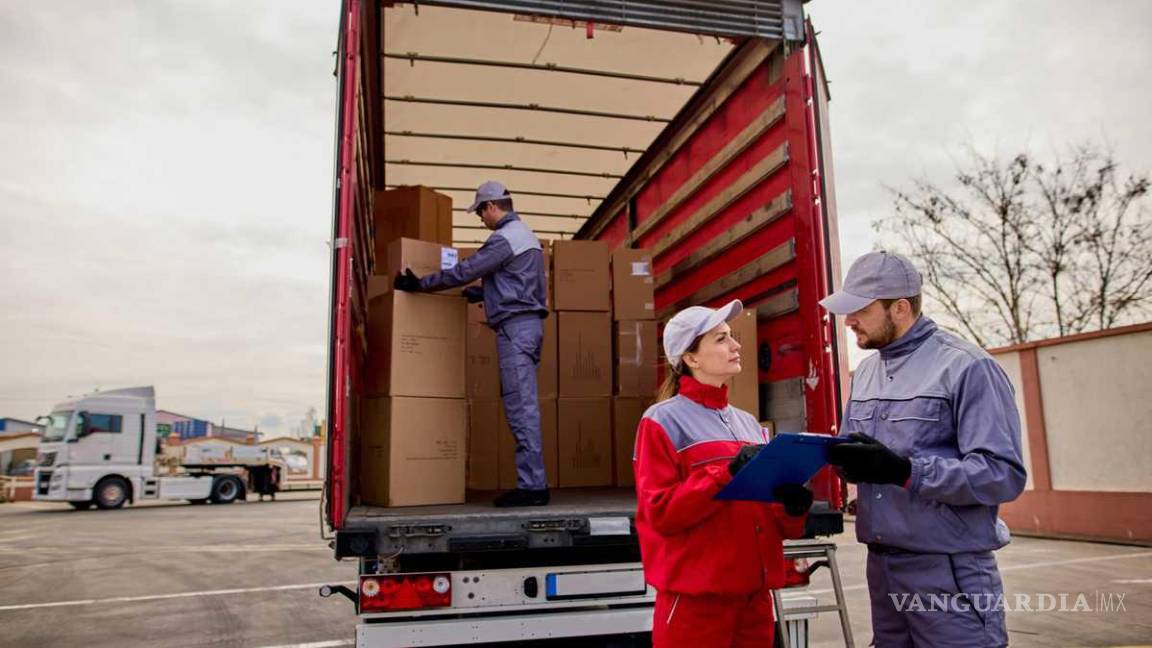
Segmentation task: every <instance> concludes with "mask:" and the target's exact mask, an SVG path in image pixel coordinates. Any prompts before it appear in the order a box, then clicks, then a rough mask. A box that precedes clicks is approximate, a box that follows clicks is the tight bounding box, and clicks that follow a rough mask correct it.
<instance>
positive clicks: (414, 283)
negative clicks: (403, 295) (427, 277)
mask: <svg viewBox="0 0 1152 648" xmlns="http://www.w3.org/2000/svg"><path fill="white" fill-rule="evenodd" d="M393 285H394V286H395V287H396V290H403V291H404V292H420V278H419V277H417V276H416V275H415V274H414V273H413V272H412V269H411V268H407V269H405V270H404V272H397V273H396V281H395V282H393Z"/></svg>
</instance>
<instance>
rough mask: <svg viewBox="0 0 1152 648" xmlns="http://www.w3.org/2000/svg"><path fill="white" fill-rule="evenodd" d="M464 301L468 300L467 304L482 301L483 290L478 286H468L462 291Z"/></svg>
mask: <svg viewBox="0 0 1152 648" xmlns="http://www.w3.org/2000/svg"><path fill="white" fill-rule="evenodd" d="M463 294H464V299H467V300H468V303H469V304H475V303H477V302H482V301H484V289H483V288H481V287H480V286H468V287H467V288H465V289H464V293H463Z"/></svg>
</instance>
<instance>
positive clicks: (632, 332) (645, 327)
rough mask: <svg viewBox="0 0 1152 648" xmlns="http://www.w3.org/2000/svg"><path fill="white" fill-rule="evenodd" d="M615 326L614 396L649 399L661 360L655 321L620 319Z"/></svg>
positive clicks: (654, 387)
mask: <svg viewBox="0 0 1152 648" xmlns="http://www.w3.org/2000/svg"><path fill="white" fill-rule="evenodd" d="M615 328H616V395H617V396H637V397H641V398H652V397H654V396H655V395H656V387H657V385H656V374H657V371H658V364H659V362H660V359H659V354H658V351H657V345H658V344H659V342H658V339H659V338H658V335H657V331H656V322H654V321H651V320H639V321H619V322H616V323H615Z"/></svg>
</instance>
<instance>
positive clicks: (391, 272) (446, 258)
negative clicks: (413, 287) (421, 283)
mask: <svg viewBox="0 0 1152 648" xmlns="http://www.w3.org/2000/svg"><path fill="white" fill-rule="evenodd" d="M458 263H460V251H459V250H457V249H456V248H454V247H451V246H448V245H441V244H439V243H430V242H428V241H420V240H416V239H410V238H398V239H396V240H395V241H392V242H391V243H389V244H388V248H387V250H386V251H385V253H384V258H383V260H381V258H380V257H376V264H377V266H376V275H378V276H379V275H383V276H384V277H387V278H388V279H389V280H388V281H387V282H385V287H386V289H388V290H391V288H392V283H393V282H394V281H395V277H396V274H397V273H399V272H403V271H404V270H405V269H410V270H412V272H413V273H414V274H415V275H416V276H417V277H423V276H425V275H430V274H433V273H436V272H440V271H441V270H450V269H452V268H454V267H456V264H458ZM462 290H463V287H457V288H451V289H448V290H442V291H439V292H440V293H442V294H457V293H459V292H460V291H462Z"/></svg>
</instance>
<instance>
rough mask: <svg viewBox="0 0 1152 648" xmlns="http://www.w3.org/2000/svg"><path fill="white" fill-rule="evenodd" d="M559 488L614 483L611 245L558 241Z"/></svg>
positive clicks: (555, 283) (555, 249) (554, 257)
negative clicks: (609, 260) (609, 259)
mask: <svg viewBox="0 0 1152 648" xmlns="http://www.w3.org/2000/svg"><path fill="white" fill-rule="evenodd" d="M552 263H553V266H552V281H553V286H554V292H555V304H556V311H557V312H556V320H557V326H558V330H557V333H558V339H559V344H558V345H557V354H558V360H557V366H558V369H559V380H558V383H557V387H558V392H559V399H558V400H557V413H558V416H559V424H558V434H559V437H560V438H559V441H560V442H559V461H558V464H559V465H558V466H557V472H556V473H555V477H554V478H553V480H554V482H555V483H556V484H557V485H558V486H559V487H560V488H567V487H571V486H609V485H611V484H612V481H613V478H612V337H611V336H612V301H611V295H610V292H609V290H610V286H611V279H610V277H609V271H608V247H607V245H605V244H604V243H602V242H599V241H556V242H555V243H554V244H553V255H552Z"/></svg>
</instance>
